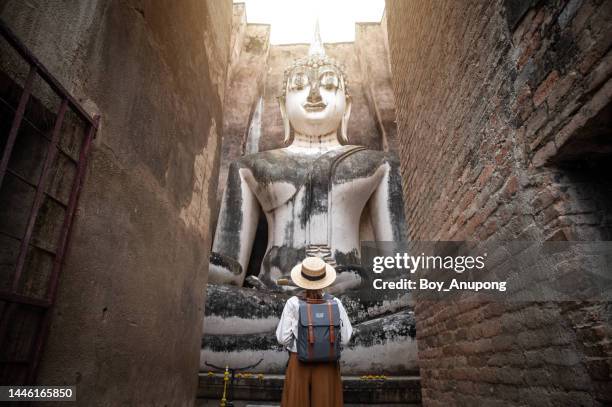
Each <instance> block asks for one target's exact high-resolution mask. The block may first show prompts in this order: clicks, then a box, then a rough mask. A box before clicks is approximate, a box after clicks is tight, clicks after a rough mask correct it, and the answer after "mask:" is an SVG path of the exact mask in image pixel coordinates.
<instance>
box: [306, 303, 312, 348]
mask: <svg viewBox="0 0 612 407" xmlns="http://www.w3.org/2000/svg"><path fill="white" fill-rule="evenodd" d="M306 315H308V357H309V358H310V357H312V348H313V346H314V328H313V326H312V305H311V304H310V303H308V302H307V303H306Z"/></svg>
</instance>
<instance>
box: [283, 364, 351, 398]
mask: <svg viewBox="0 0 612 407" xmlns="http://www.w3.org/2000/svg"><path fill="white" fill-rule="evenodd" d="M289 355H290V356H289V364H288V365H287V371H286V372H285V385H284V386H283V398H282V402H281V406H282V407H341V406H342V405H343V399H342V378H341V376H340V365H339V363H336V362H322V363H303V362H300V361H299V359H298V357H297V353H294V352H290V353H289Z"/></svg>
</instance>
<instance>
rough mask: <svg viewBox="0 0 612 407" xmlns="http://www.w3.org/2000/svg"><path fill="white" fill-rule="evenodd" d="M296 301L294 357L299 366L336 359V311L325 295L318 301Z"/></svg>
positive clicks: (337, 343)
mask: <svg viewBox="0 0 612 407" xmlns="http://www.w3.org/2000/svg"><path fill="white" fill-rule="evenodd" d="M298 298H299V299H300V316H299V322H298V337H297V353H298V359H299V360H300V361H302V362H336V361H337V360H339V359H340V309H339V308H338V303H336V301H335V300H334V297H332V296H331V295H329V294H325V295H324V296H323V299H322V300H311V299H308V300H306V299H304V298H303V297H298Z"/></svg>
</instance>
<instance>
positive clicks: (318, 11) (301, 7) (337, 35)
mask: <svg viewBox="0 0 612 407" xmlns="http://www.w3.org/2000/svg"><path fill="white" fill-rule="evenodd" d="M234 2H235V3H243V2H244V3H246V14H247V21H248V22H249V23H265V24H271V26H272V27H271V33H270V42H271V43H272V44H292V43H299V42H307V43H309V42H310V40H311V38H312V33H313V29H314V23H315V20H316V18H317V16H318V17H319V24H320V28H321V39H322V40H323V42H346V41H353V40H354V39H355V22H372V21H374V22H379V21H380V19H381V18H382V14H383V10H384V8H385V1H384V0H242V1H236V0H234Z"/></svg>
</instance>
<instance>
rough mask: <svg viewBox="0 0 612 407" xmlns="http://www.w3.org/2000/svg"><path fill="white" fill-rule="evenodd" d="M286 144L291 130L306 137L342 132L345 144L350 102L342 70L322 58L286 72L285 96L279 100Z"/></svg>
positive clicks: (302, 63) (309, 60)
mask: <svg viewBox="0 0 612 407" xmlns="http://www.w3.org/2000/svg"><path fill="white" fill-rule="evenodd" d="M279 99H280V100H279V102H280V108H281V114H282V117H283V121H284V125H285V141H287V140H288V139H289V137H290V132H291V128H292V129H293V130H294V131H295V133H298V134H300V135H303V136H323V135H327V134H331V133H333V132H336V131H338V130H340V131H339V132H338V133H339V134H338V137H339V139H340V141H342V142H346V141H347V139H346V125H347V124H348V118H349V115H350V106H351V101H350V97H349V95H348V93H347V91H346V81H345V77H344V75H343V73H342V70H341V69H340V68H339V67H338V66H337V64H335V63H334V61H333V60H330V59H329V58H327V57H325V56H322V57H320V58H317V57H315V58H312V57H311V58H308V59H307V60H303V61H298V62H296V63H295V64H294V65H293V66H292V67H290V68H289V69H288V70H287V71H286V72H285V83H284V94H283V95H282V96H281V97H280V98H279Z"/></svg>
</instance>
